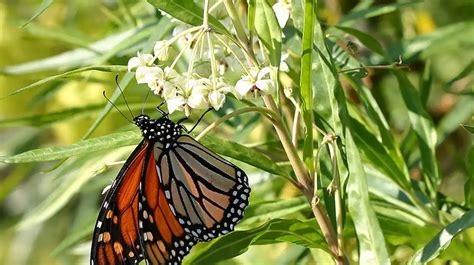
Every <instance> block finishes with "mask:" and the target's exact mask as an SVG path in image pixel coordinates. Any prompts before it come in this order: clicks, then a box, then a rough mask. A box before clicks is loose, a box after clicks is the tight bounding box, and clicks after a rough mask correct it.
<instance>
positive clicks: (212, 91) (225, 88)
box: [203, 77, 232, 110]
mask: <svg viewBox="0 0 474 265" xmlns="http://www.w3.org/2000/svg"><path fill="white" fill-rule="evenodd" d="M203 86H204V88H205V89H206V90H207V91H208V94H207V100H208V102H209V105H211V106H212V107H213V108H214V109H215V110H218V109H220V108H221V107H222V106H223V105H224V102H225V95H226V94H227V93H229V92H230V91H232V87H230V86H229V85H228V84H226V83H225V82H224V80H223V79H222V78H221V77H219V78H216V79H215V80H209V79H205V80H204V82H203Z"/></svg>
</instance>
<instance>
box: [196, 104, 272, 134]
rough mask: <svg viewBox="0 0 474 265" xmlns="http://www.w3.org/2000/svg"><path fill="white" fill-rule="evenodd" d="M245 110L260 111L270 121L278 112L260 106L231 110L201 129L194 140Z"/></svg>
mask: <svg viewBox="0 0 474 265" xmlns="http://www.w3.org/2000/svg"><path fill="white" fill-rule="evenodd" d="M246 112H260V113H262V114H264V115H263V116H264V117H266V118H268V119H270V120H271V122H272V123H274V122H275V117H278V114H277V113H275V112H273V111H271V110H269V109H266V108H262V107H246V108H241V109H238V110H236V111H234V112H231V113H229V114H227V115H224V116H222V117H221V118H219V119H218V120H216V121H214V122H213V123H211V124H210V125H209V126H207V127H206V128H205V129H204V130H202V131H201V133H200V134H199V135H198V136H196V138H195V139H196V140H197V141H199V139H201V138H202V137H203V136H204V135H206V134H207V133H208V132H210V131H212V130H213V129H214V128H216V127H217V126H219V125H220V124H221V123H223V122H225V121H227V120H228V119H231V118H233V117H235V116H238V115H240V114H243V113H246Z"/></svg>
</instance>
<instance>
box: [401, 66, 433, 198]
mask: <svg viewBox="0 0 474 265" xmlns="http://www.w3.org/2000/svg"><path fill="white" fill-rule="evenodd" d="M393 73H394V74H395V76H396V77H397V80H398V83H399V87H400V92H401V94H402V97H403V101H404V102H405V106H406V107H407V109H408V119H409V120H410V123H411V126H412V128H413V130H414V131H415V133H416V136H417V139H418V145H419V147H420V153H421V164H422V167H423V173H424V175H425V177H426V180H427V184H428V185H429V186H428V188H429V189H430V190H431V196H433V197H434V196H435V193H436V191H437V190H438V185H439V183H440V177H439V172H438V163H437V161H436V155H435V148H436V141H437V139H436V138H437V135H436V130H435V128H434V125H433V121H432V120H431V118H430V116H429V115H428V113H427V112H426V110H425V109H424V107H423V105H422V103H421V100H420V96H419V94H418V91H417V90H416V88H415V87H414V86H413V85H412V84H411V82H410V81H409V80H408V78H407V77H406V75H405V74H404V73H402V72H401V71H399V70H394V71H393Z"/></svg>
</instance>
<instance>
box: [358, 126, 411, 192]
mask: <svg viewBox="0 0 474 265" xmlns="http://www.w3.org/2000/svg"><path fill="white" fill-rule="evenodd" d="M351 128H352V134H353V135H352V137H353V139H354V141H355V143H356V144H357V146H358V147H359V151H360V152H362V153H363V154H364V156H365V157H366V158H367V159H368V160H369V161H371V164H372V165H373V166H374V167H376V168H378V169H379V170H380V171H382V172H383V173H384V174H385V175H386V176H387V177H389V178H390V179H392V180H393V181H394V182H395V183H397V184H398V185H399V186H400V187H403V188H405V189H407V188H409V187H410V181H409V179H410V177H409V176H408V175H406V174H405V173H404V172H405V171H404V170H402V169H400V168H399V167H398V166H397V163H396V162H395V161H394V160H393V159H392V157H390V156H389V155H388V152H387V150H386V149H385V147H384V145H382V144H381V143H380V142H379V141H378V140H377V137H376V136H375V135H373V134H372V133H371V132H370V131H368V130H367V128H365V126H364V125H363V124H361V123H359V122H358V121H357V120H355V119H351Z"/></svg>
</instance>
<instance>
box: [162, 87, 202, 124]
mask: <svg viewBox="0 0 474 265" xmlns="http://www.w3.org/2000/svg"><path fill="white" fill-rule="evenodd" d="M204 82H205V81H204V80H203V79H198V80H195V79H190V80H189V81H187V80H185V78H183V80H182V84H180V86H178V88H177V91H176V95H174V96H171V97H169V98H167V99H166V103H167V106H168V110H169V112H170V113H173V112H175V111H176V110H179V111H184V114H185V115H186V116H189V115H191V110H192V109H205V108H207V107H208V106H209V104H208V102H207V100H206V98H207V90H206V86H205V85H204Z"/></svg>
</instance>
